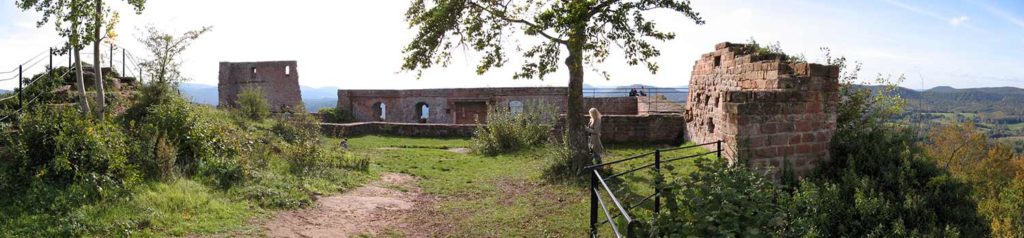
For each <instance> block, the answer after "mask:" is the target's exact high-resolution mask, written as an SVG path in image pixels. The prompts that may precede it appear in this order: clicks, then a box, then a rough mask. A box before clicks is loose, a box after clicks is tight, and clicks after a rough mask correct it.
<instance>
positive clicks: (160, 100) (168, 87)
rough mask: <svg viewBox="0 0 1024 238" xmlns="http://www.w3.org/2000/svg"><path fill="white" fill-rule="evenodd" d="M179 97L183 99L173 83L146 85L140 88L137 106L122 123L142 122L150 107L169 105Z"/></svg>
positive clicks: (129, 111)
mask: <svg viewBox="0 0 1024 238" xmlns="http://www.w3.org/2000/svg"><path fill="white" fill-rule="evenodd" d="M178 97H181V94H180V93H179V92H178V90H177V89H176V87H175V86H174V85H173V84H171V83H164V82H159V81H151V82H150V83H146V84H145V85H143V86H142V87H141V88H140V90H139V95H138V97H137V98H138V99H136V100H135V104H133V105H132V106H131V107H129V108H128V110H126V111H125V113H124V115H122V120H121V121H122V122H124V123H128V122H131V121H142V118H144V117H146V116H147V115H148V113H149V108H150V107H152V106H154V105H161V104H165V103H168V102H169V101H171V100H174V99H175V98H178Z"/></svg>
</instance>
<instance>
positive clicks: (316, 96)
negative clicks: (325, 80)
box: [299, 86, 338, 112]
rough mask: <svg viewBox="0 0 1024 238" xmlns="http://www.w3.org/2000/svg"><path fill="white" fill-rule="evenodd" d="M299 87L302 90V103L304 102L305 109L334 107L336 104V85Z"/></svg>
mask: <svg viewBox="0 0 1024 238" xmlns="http://www.w3.org/2000/svg"><path fill="white" fill-rule="evenodd" d="M299 88H300V89H299V90H302V103H304V104H306V110H307V111H310V112H315V111H317V110H320V108H325V107H336V106H337V105H338V88H337V87H322V88H314V87H309V86H301V87H299Z"/></svg>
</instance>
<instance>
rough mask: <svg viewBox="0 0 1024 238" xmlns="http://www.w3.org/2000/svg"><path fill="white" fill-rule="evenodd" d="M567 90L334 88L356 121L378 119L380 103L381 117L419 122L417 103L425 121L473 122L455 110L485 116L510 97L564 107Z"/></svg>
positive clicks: (507, 103) (405, 121)
mask: <svg viewBox="0 0 1024 238" xmlns="http://www.w3.org/2000/svg"><path fill="white" fill-rule="evenodd" d="M567 92H568V91H566V88H564V87H523V88H448V89H414V90H338V108H340V109H344V110H349V111H351V112H352V115H353V116H354V117H355V120H356V121H357V122H370V121H381V119H380V117H379V113H380V111H379V110H380V109H379V108H380V104H381V103H383V104H384V105H385V110H384V111H385V118H384V120H383V121H385V122H401V123H419V122H420V117H421V114H420V113H419V112H420V110H421V109H420V106H419V105H422V104H426V105H427V107H428V110H427V114H429V117H428V118H427V119H426V123H440V124H455V123H458V124H474V123H475V121H473V120H462V121H459V120H456V119H457V118H460V117H459V113H466V112H467V109H469V111H471V112H473V113H478V114H480V117H485V116H486V110H487V109H486V108H487V107H494V106H501V107H508V106H509V103H510V102H512V101H518V102H521V103H523V105H524V107H525V106H529V104H530V102H544V103H547V104H551V105H553V106H555V108H556V109H557V110H559V111H564V110H565V107H566V102H567V101H568V96H567ZM478 105H482V106H483V109H478V108H477V107H475V106H478ZM460 107H463V108H460ZM469 107H473V108H471V109H470V108H469ZM460 109H461V110H460ZM478 110H484V112H479V111H478ZM462 118H465V117H462ZM480 119H481V120H483V119H486V118H480Z"/></svg>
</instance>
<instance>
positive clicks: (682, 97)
mask: <svg viewBox="0 0 1024 238" xmlns="http://www.w3.org/2000/svg"><path fill="white" fill-rule="evenodd" d="M632 89H636V90H641V89H643V90H644V92H645V93H647V94H648V96H656V95H664V96H665V97H666V98H668V100H670V101H673V102H686V95H687V93H688V89H687V88H686V87H678V88H669V87H655V86H650V85H643V84H634V85H628V86H613V87H596V86H593V85H589V84H584V85H583V96H584V97H626V96H629V91H630V90H632Z"/></svg>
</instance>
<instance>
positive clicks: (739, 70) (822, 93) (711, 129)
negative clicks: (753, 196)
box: [684, 42, 839, 175]
mask: <svg viewBox="0 0 1024 238" xmlns="http://www.w3.org/2000/svg"><path fill="white" fill-rule="evenodd" d="M838 75H839V69H838V68H837V67H835V66H826V65H819V64H809V63H799V62H790V61H788V60H787V56H785V55H782V54H758V53H756V52H755V50H754V49H753V48H752V47H751V46H749V45H744V44H732V43H728V42H725V43H720V44H718V45H716V46H715V51H714V52H711V53H707V54H704V55H703V56H701V58H700V59H699V60H697V62H696V63H695V65H694V66H693V73H692V76H691V78H690V86H689V91H690V93H689V96H688V100H687V104H686V107H685V112H684V114H685V118H686V137H687V139H689V140H691V141H693V142H695V143H707V142H713V141H717V140H723V141H724V142H725V143H724V145H723V147H724V148H723V150H724V151H723V154H724V155H725V156H726V157H727V158H729V159H730V160H733V161H736V160H737V159H740V160H744V161H747V162H749V163H751V164H752V165H754V166H755V167H760V168H765V167H774V168H781V167H782V166H783V163H784V161H787V160H788V161H789V162H790V163H792V164H793V165H794V169H795V171H796V172H797V174H798V175H801V174H803V173H806V172H807V171H809V170H810V169H811V168H813V167H814V166H815V164H816V163H817V162H819V161H822V160H826V159H828V156H829V152H828V149H829V146H828V145H829V142H830V141H831V139H832V134H833V133H834V132H835V127H836V110H837V107H838V87H839V82H838V78H839V77H838ZM709 149H713V148H710V147H709Z"/></svg>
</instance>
